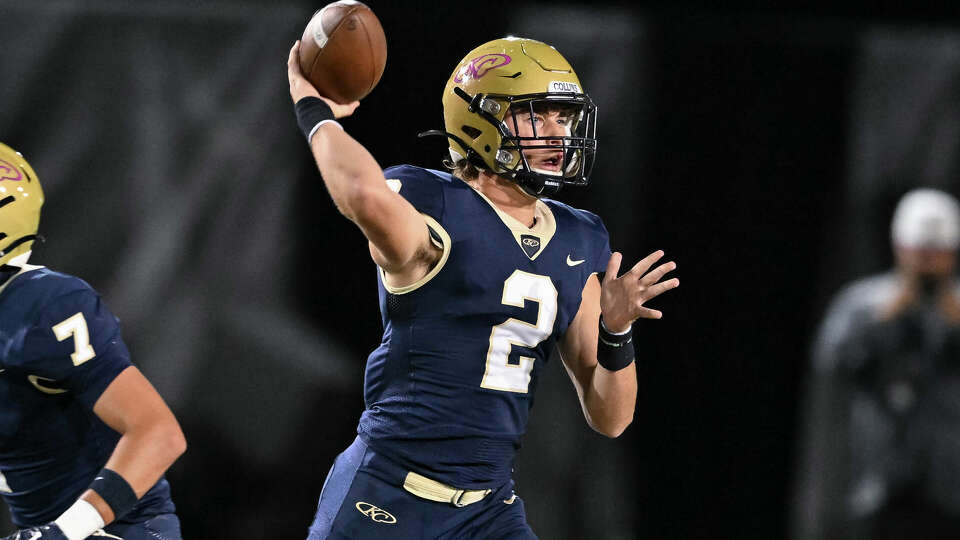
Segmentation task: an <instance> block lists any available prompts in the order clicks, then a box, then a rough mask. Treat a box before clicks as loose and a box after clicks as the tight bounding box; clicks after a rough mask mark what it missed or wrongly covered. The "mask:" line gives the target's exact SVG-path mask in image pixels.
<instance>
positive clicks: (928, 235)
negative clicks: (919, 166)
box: [890, 188, 960, 249]
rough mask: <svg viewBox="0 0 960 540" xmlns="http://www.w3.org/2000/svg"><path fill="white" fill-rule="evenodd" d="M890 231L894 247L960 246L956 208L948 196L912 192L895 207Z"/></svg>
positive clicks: (936, 192)
mask: <svg viewBox="0 0 960 540" xmlns="http://www.w3.org/2000/svg"><path fill="white" fill-rule="evenodd" d="M890 232H891V236H892V239H893V243H894V244H895V245H897V246H901V247H908V248H935V249H956V248H957V246H958V245H960V206H958V205H957V200H956V199H955V198H954V197H953V196H952V195H950V194H949V193H946V192H943V191H940V190H937V189H930V188H921V189H915V190H912V191H910V192H908V193H907V194H906V195H904V196H903V198H901V199H900V202H899V203H898V204H897V209H896V211H895V212H894V213H893V224H892V225H891V227H890Z"/></svg>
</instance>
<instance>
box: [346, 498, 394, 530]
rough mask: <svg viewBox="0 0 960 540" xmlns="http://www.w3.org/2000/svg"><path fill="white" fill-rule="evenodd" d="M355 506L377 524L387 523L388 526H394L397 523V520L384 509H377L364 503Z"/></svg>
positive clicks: (359, 502) (358, 502)
mask: <svg viewBox="0 0 960 540" xmlns="http://www.w3.org/2000/svg"><path fill="white" fill-rule="evenodd" d="M354 506H356V507H357V510H358V511H359V512H360V513H361V514H363V515H365V516H367V517H368V518H370V519H372V520H373V521H375V522H377V523H386V524H388V525H393V524H394V523H396V522H397V518H395V517H393V514H391V513H390V512H387V511H386V510H384V509H383V508H377V507H376V506H374V505H372V504H370V503H368V502H363V501H357V504H355V505H354Z"/></svg>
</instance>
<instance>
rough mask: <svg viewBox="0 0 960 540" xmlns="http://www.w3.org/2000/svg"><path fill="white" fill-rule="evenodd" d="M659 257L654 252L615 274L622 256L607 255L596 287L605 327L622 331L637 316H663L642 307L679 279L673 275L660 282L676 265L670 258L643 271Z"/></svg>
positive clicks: (673, 286) (678, 282) (616, 331)
mask: <svg viewBox="0 0 960 540" xmlns="http://www.w3.org/2000/svg"><path fill="white" fill-rule="evenodd" d="M662 257H663V251H661V250H658V251H655V252H653V253H651V254H650V255H647V256H646V257H644V258H643V259H641V260H640V261H639V262H637V264H635V265H633V268H631V269H630V271H628V272H627V273H625V274H623V275H622V276H620V277H617V272H619V271H620V263H621V261H622V260H623V255H621V254H620V253H618V252H614V253H613V254H612V255H611V256H610V261H609V262H607V272H606V274H604V276H603V283H601V289H600V312H601V314H602V315H603V324H604V326H606V328H607V330H609V331H611V332H614V333H620V332H625V331H626V330H627V329H629V328H630V325H631V324H633V321H635V320H637V319H639V318H641V317H642V318H644V319H659V318H661V317H663V313H662V312H660V311H658V310H656V309H651V308H648V307H645V306H644V303H646V302H647V301H648V300H650V299H652V298H656V297H657V296H660V295H661V294H663V293H665V292H667V291H669V290H670V289H674V288H676V287H677V286H679V285H680V280H679V279H677V278H673V279H668V280H666V281H660V279H661V278H663V276H664V275H666V274H667V272H670V271H672V270H674V269H675V268H676V267H677V264H676V263H675V262H673V261H670V262H667V263H663V264H661V265H660V266H657V267H656V268H654V269H653V270H651V271H650V272H649V273H648V272H647V270H650V267H651V266H653V264H654V263H656V262H657V261H659V260H660V259H661V258H662Z"/></svg>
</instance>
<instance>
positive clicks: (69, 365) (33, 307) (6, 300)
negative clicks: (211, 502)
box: [0, 267, 174, 527]
mask: <svg viewBox="0 0 960 540" xmlns="http://www.w3.org/2000/svg"><path fill="white" fill-rule="evenodd" d="M130 365H131V364H130V354H129V353H128V352H127V347H126V345H125V344H124V343H123V340H122V339H121V337H120V326H119V321H118V320H117V318H116V317H114V316H113V314H112V313H110V311H109V310H108V309H107V307H106V306H105V305H104V304H103V302H102V301H101V300H100V296H99V295H98V294H97V293H96V292H95V291H94V290H93V289H92V288H91V287H90V286H89V285H88V284H87V283H86V282H84V281H83V280H81V279H79V278H76V277H72V276H68V275H64V274H60V273H57V272H53V271H50V270H48V269H46V268H42V267H26V268H25V269H24V270H23V271H21V272H20V273H19V274H17V275H16V276H14V277H12V278H11V279H10V280H8V281H7V282H6V283H4V284H3V285H2V286H0V495H3V497H4V499H5V500H6V502H7V506H9V508H10V513H11V515H12V517H13V522H14V523H15V524H16V525H17V526H18V527H28V526H34V525H40V524H43V523H47V522H49V521H51V520H53V519H56V518H57V517H58V516H59V515H60V514H61V513H63V511H64V510H66V509H67V508H68V507H69V506H70V505H71V504H73V502H74V501H76V500H77V498H78V497H79V496H80V495H81V494H82V493H83V492H84V491H85V490H86V489H87V487H88V486H89V485H90V482H91V481H92V480H93V477H94V475H95V474H96V473H97V471H99V470H100V469H101V468H102V467H103V466H104V464H105V463H106V462H107V459H108V458H109V457H110V454H111V453H112V452H113V449H114V447H115V446H116V444H117V441H118V440H119V438H120V435H119V434H118V433H117V432H115V431H113V430H112V429H111V428H110V427H108V426H107V425H106V424H104V423H103V422H102V421H101V420H100V419H99V418H98V417H97V416H96V415H95V414H94V413H93V406H94V404H95V403H96V402H97V399H98V398H99V397H100V395H101V394H102V393H103V391H104V390H106V388H107V386H109V384H110V383H111V382H112V381H113V380H114V378H116V376H117V375H119V374H120V373H121V372H122V371H123V370H124V369H126V368H128V367H129V366H130ZM173 511H174V507H173V502H172V501H171V499H170V487H169V485H168V484H167V482H166V480H163V479H161V480H160V482H158V483H157V485H155V486H154V487H153V488H152V489H151V490H150V491H149V492H147V494H146V495H145V496H144V497H143V498H142V499H141V500H140V502H138V504H137V506H136V507H135V508H134V509H133V510H132V511H131V512H130V513H129V514H126V515H124V516H120V517H121V518H122V519H123V520H124V521H130V520H136V519H138V518H140V517H146V516H151V515H155V514H160V513H167V512H173Z"/></svg>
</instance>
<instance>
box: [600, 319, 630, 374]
mask: <svg viewBox="0 0 960 540" xmlns="http://www.w3.org/2000/svg"><path fill="white" fill-rule="evenodd" d="M599 325H600V335H599V339H597V362H599V363H600V365H601V366H603V368H604V369H606V370H608V371H619V370H621V369H623V368H625V367H627V366H629V365H630V364H631V363H632V362H633V359H634V357H635V356H636V355H635V353H634V350H633V332H632V331H630V332H627V333H625V334H613V333H611V332H610V331H609V330H607V328H606V327H605V326H604V325H603V317H602V316H601V317H600V323H599Z"/></svg>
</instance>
